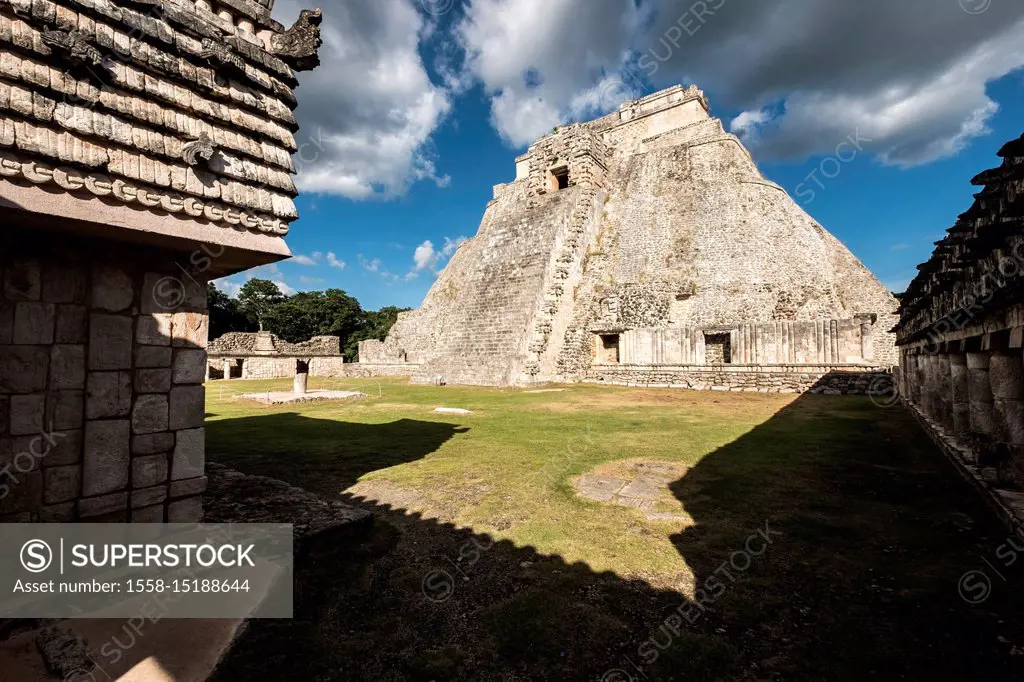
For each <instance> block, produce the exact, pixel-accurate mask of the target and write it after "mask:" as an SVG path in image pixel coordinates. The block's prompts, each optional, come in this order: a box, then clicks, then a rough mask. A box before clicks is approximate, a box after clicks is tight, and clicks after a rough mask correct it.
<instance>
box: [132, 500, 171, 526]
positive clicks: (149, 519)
mask: <svg viewBox="0 0 1024 682" xmlns="http://www.w3.org/2000/svg"><path fill="white" fill-rule="evenodd" d="M131 518H132V523H163V522H164V506H163V505H162V504H156V505H153V506H152V507H142V508H141V509H132V517H131Z"/></svg>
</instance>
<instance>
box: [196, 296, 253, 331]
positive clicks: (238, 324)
mask: <svg viewBox="0 0 1024 682" xmlns="http://www.w3.org/2000/svg"><path fill="white" fill-rule="evenodd" d="M206 300H207V303H208V305H209V308H210V338H211V339H216V338H217V337H220V336H223V335H224V334H227V333H228V332H251V331H255V325H253V324H252V323H250V322H249V320H248V319H246V317H245V315H244V314H243V313H242V311H241V310H240V307H239V303H238V301H236V300H235V299H233V298H230V297H229V296H228V295H227V294H225V293H224V292H223V291H221V290H220V289H218V288H217V287H216V286H214V284H213V282H210V283H209V284H208V285H207V288H206Z"/></svg>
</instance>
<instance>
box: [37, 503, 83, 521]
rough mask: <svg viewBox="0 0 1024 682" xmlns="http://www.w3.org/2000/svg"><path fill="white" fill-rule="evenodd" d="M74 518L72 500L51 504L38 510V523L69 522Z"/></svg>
mask: <svg viewBox="0 0 1024 682" xmlns="http://www.w3.org/2000/svg"><path fill="white" fill-rule="evenodd" d="M74 520H75V503H74V502H63V503H61V504H51V505H47V506H45V507H43V508H42V509H40V510H39V523H71V522H72V521H74Z"/></svg>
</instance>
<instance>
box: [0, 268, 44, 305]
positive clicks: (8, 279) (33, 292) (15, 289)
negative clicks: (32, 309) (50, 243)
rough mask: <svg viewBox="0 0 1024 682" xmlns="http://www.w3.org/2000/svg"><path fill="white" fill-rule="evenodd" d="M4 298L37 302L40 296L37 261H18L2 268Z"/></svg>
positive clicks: (39, 276) (40, 283)
mask: <svg viewBox="0 0 1024 682" xmlns="http://www.w3.org/2000/svg"><path fill="white" fill-rule="evenodd" d="M3 284H4V290H3V291H4V298H6V299H9V300H11V301H38V300H39V299H40V297H41V296H42V278H41V271H40V268H39V261H37V260H31V259H25V260H18V261H16V262H14V263H11V264H10V265H7V266H5V267H4V279H3Z"/></svg>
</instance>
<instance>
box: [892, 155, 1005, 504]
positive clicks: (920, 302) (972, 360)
mask: <svg viewBox="0 0 1024 682" xmlns="http://www.w3.org/2000/svg"><path fill="white" fill-rule="evenodd" d="M999 156H1001V157H1002V159H1003V162H1002V164H1001V165H1000V166H999V167H997V168H993V169H991V170H987V171H985V172H983V173H980V174H979V175H977V176H976V177H975V178H974V179H973V180H972V181H971V182H972V183H973V184H974V185H976V186H977V187H978V188H979V191H978V193H977V194H975V195H974V196H975V201H974V203H973V205H972V206H971V207H970V209H968V210H967V211H966V212H964V213H963V214H961V215H960V217H959V219H958V220H957V222H956V224H955V225H954V226H953V227H951V228H949V229H948V230H947V235H946V236H945V237H943V238H942V239H941V240H939V241H938V242H936V243H935V246H936V248H935V251H934V252H933V253H932V256H931V258H930V259H929V260H928V261H927V262H925V263H924V264H922V265H920V266H918V270H919V272H918V275H917V276H916V277H915V278H914V280H913V281H912V282H911V283H910V287H909V288H908V289H907V292H906V294H904V296H903V298H902V300H901V303H900V320H899V324H898V325H896V328H895V332H896V335H897V343H898V344H899V348H900V352H901V355H902V361H901V371H900V377H899V392H900V394H901V395H902V397H903V399H904V401H905V402H907V403H908V404H910V405H911V406H912V408H913V409H915V410H916V411H918V412H919V413H920V415H921V416H922V418H923V419H924V420H925V422H926V423H927V424H928V426H929V427H930V428H931V429H932V431H933V433H934V434H935V435H936V436H937V437H938V438H939V439H940V440H942V441H943V446H944V449H946V450H947V451H948V452H955V453H958V455H959V457H960V459H961V460H962V462H961V463H962V464H964V465H965V466H966V467H967V469H966V470H967V471H973V472H983V473H984V474H985V476H983V477H984V478H992V479H995V480H996V482H997V483H998V484H999V485H1012V486H1016V487H1018V488H1019V487H1021V486H1022V485H1024V363H1022V355H1021V354H1022V348H1024V278H1022V275H1024V136H1022V137H1021V138H1019V139H1016V140H1013V141H1011V142H1009V143H1007V144H1006V145H1005V146H1003V148H1002V149H1001V150H1000V151H999ZM989 473H990V474H991V475H989ZM979 476H980V474H979Z"/></svg>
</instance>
